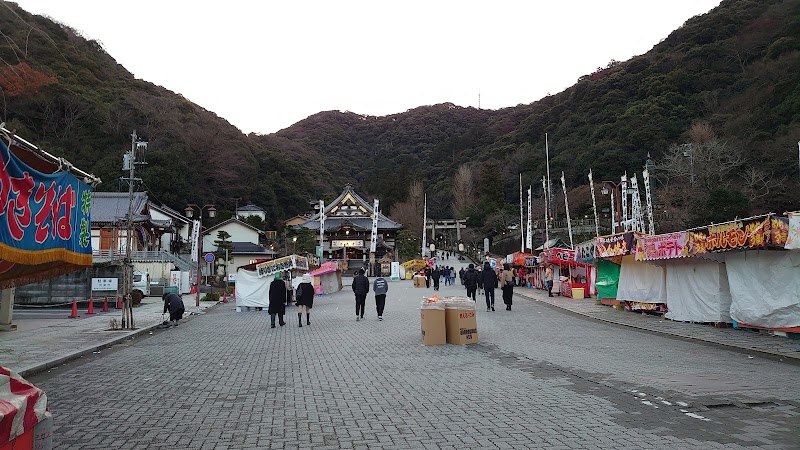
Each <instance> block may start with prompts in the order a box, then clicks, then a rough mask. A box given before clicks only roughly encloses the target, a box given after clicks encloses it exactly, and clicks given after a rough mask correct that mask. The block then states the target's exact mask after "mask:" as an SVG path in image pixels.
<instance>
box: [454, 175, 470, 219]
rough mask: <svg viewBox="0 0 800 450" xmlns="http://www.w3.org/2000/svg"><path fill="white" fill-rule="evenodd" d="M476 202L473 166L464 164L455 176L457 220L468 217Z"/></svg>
mask: <svg viewBox="0 0 800 450" xmlns="http://www.w3.org/2000/svg"><path fill="white" fill-rule="evenodd" d="M474 202H475V185H474V183H473V181H472V166H470V165H469V164H462V165H460V166H459V167H458V170H457V171H456V173H455V174H454V175H453V215H454V216H455V218H456V219H462V218H464V217H466V215H467V211H468V210H469V208H470V207H471V206H472V205H473V204H474Z"/></svg>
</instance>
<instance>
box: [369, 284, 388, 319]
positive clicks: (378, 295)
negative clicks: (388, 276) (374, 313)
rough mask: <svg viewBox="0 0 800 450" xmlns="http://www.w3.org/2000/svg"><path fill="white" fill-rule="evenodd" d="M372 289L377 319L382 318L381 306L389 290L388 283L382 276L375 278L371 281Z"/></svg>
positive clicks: (384, 304)
mask: <svg viewBox="0 0 800 450" xmlns="http://www.w3.org/2000/svg"><path fill="white" fill-rule="evenodd" d="M372 290H373V291H374V292H375V308H376V309H377V310H378V320H383V308H384V307H385V306H386V292H388V291H389V283H387V282H386V280H385V279H384V278H383V277H378V278H375V281H374V282H373V283H372Z"/></svg>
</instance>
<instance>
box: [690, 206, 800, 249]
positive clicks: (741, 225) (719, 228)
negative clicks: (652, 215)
mask: <svg viewBox="0 0 800 450" xmlns="http://www.w3.org/2000/svg"><path fill="white" fill-rule="evenodd" d="M788 233H789V225H788V220H786V219H785V218H783V217H774V216H769V217H761V218H758V219H749V220H736V221H733V222H729V223H725V224H721V225H712V226H709V227H708V228H706V229H703V230H700V231H694V232H692V233H691V234H692V244H693V248H692V254H695V255H699V254H703V253H710V252H721V251H727V250H746V249H756V248H767V247H783V246H784V244H786V238H787V236H788Z"/></svg>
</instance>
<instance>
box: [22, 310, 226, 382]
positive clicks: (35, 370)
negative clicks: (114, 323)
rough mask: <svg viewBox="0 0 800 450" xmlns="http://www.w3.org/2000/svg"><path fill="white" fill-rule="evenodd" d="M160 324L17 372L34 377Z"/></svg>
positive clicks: (121, 334)
mask: <svg viewBox="0 0 800 450" xmlns="http://www.w3.org/2000/svg"><path fill="white" fill-rule="evenodd" d="M221 304H223V303H222V302H221V301H220V302H217V303H215V304H213V305H211V306H209V307H207V308H203V309H201V310H199V311H190V312H189V314H188V315H187V316H186V317H185V318H184V319H183V320H185V321H189V320H191V319H190V318H191V317H192V316H194V315H203V314H205V312H206V311H207V310H209V309H211V308H216V307H217V306H218V305H221ZM159 325H161V322H158V323H156V324H153V325H148V326H145V327H142V328H137V329H135V330H132V331H120V332H119V333H120V336H117V337H115V338H112V339H108V340H106V341H103V342H101V343H100V344H97V345H92V346H89V347H86V348H83V349H81V350H78V351H76V352H74V353H70V354H68V355H65V356H62V357H59V358H56V359H54V360H51V361H47V362H45V363H42V364H38V365H35V366H33V367H30V368H27V369H23V370H19V371H18V372H17V373H19V375H20V376H21V377H23V378H26V377H32V376H35V375H38V374H40V373H42V372H45V371H47V370H50V369H52V368H54V367H58V366H60V365H62V364H65V363H68V362H70V361H74V360H76V359H80V358H82V357H83V356H86V355H91V354H92V353H94V352H96V351H98V350H102V349H105V348H109V347H111V346H113V345H116V344H119V343H121V342H124V341H128V340H132V339H135V338H137V337H139V336H141V335H143V334H145V333H148V332H150V331H153V330H155V329H156V328H158V326H159Z"/></svg>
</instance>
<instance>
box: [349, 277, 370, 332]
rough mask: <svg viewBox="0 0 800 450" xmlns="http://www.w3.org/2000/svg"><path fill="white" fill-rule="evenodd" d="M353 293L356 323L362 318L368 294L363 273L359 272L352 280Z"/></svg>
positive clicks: (366, 281)
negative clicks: (354, 296)
mask: <svg viewBox="0 0 800 450" xmlns="http://www.w3.org/2000/svg"><path fill="white" fill-rule="evenodd" d="M353 293H354V294H356V321H358V320H359V319H363V318H364V306H365V304H366V302H367V294H368V293H369V280H368V279H367V277H365V276H364V271H363V270H359V271H357V272H356V276H355V278H353Z"/></svg>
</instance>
